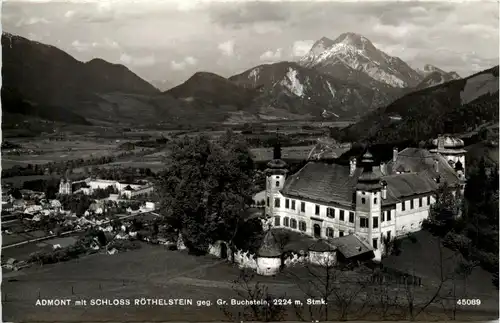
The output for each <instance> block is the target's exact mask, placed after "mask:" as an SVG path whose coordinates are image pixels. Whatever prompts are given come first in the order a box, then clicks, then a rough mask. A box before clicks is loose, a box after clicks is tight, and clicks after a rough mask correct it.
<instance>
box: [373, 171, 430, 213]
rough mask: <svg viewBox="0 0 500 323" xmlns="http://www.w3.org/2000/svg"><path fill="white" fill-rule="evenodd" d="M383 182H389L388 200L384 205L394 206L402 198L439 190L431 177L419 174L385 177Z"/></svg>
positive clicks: (383, 201) (384, 201) (385, 200)
mask: <svg viewBox="0 0 500 323" xmlns="http://www.w3.org/2000/svg"><path fill="white" fill-rule="evenodd" d="M383 180H384V181H386V182H387V198H385V199H383V200H382V205H390V204H394V203H397V202H398V201H400V200H401V199H402V198H405V197H408V196H412V195H417V194H426V193H430V192H433V191H435V190H436V189H437V188H438V184H437V183H436V182H435V181H434V180H433V179H431V178H430V177H429V176H422V175H421V174H417V173H408V174H399V175H390V176H384V177H383Z"/></svg>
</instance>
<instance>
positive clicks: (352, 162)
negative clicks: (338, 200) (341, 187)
mask: <svg viewBox="0 0 500 323" xmlns="http://www.w3.org/2000/svg"><path fill="white" fill-rule="evenodd" d="M355 171H356V157H352V158H351V160H350V161H349V175H350V176H352V175H354V172H355Z"/></svg>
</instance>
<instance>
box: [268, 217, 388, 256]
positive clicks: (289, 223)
mask: <svg viewBox="0 0 500 323" xmlns="http://www.w3.org/2000/svg"><path fill="white" fill-rule="evenodd" d="M280 222H281V221H280V217H279V216H276V217H275V218H274V225H275V226H277V227H279V226H280V225H281V223H280ZM283 226H285V227H290V228H292V229H297V220H295V219H290V218H288V217H284V218H283ZM299 230H300V231H304V232H305V231H307V224H306V223H305V222H304V221H299ZM325 231H326V236H327V237H328V238H334V237H335V232H334V230H333V228H332V227H327V228H326V230H325ZM343 236H344V231H342V230H339V237H343ZM387 238H388V239H389V240H390V239H391V232H390V231H387ZM377 242H378V239H373V248H375V249H377V248H378V243H377Z"/></svg>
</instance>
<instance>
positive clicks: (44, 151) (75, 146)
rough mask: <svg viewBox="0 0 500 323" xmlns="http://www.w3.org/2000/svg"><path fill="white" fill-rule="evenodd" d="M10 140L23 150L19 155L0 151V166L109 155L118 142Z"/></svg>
mask: <svg viewBox="0 0 500 323" xmlns="http://www.w3.org/2000/svg"><path fill="white" fill-rule="evenodd" d="M9 141H10V142H12V143H15V144H19V145H21V147H22V148H23V150H32V152H30V153H27V152H23V153H21V154H20V155H15V154H10V153H2V168H4V169H7V168H12V167H13V166H17V165H19V166H26V165H27V164H33V165H36V164H38V165H40V164H46V163H49V162H59V161H66V160H72V159H79V158H83V159H86V158H92V157H102V156H109V155H111V154H113V153H114V152H116V151H117V150H116V149H117V147H118V143H116V142H113V141H110V140H100V141H96V140H92V141H90V140H83V139H82V138H80V139H73V140H61V141H59V140H48V139H46V138H45V139H43V138H30V139H28V138H22V139H9Z"/></svg>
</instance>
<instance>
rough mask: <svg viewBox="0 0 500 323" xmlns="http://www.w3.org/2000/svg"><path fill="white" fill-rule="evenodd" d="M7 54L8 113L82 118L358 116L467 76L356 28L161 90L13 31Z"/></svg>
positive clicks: (197, 120) (174, 120) (184, 120)
mask: <svg viewBox="0 0 500 323" xmlns="http://www.w3.org/2000/svg"><path fill="white" fill-rule="evenodd" d="M2 57H3V66H2V80H3V87H2V106H3V108H4V114H7V115H8V114H22V115H31V116H34V117H38V118H42V119H46V120H53V121H63V122H69V123H80V124H91V123H92V124H100V123H113V124H116V123H122V124H158V123H167V124H172V125H180V124H193V123H194V124H202V123H203V124H207V123H218V124H220V123H244V122H258V121H263V120H276V119H280V120H304V119H324V118H332V119H334V120H337V119H352V118H360V117H362V116H364V115H366V114H369V115H371V113H373V112H374V111H378V110H377V109H379V108H385V107H387V106H390V104H391V103H392V102H397V101H398V99H400V100H401V99H404V98H405V97H406V96H408V95H411V92H413V91H415V90H419V89H422V88H427V87H429V86H433V87H435V86H436V85H439V84H440V83H443V82H447V81H450V80H454V79H456V78H457V77H459V76H458V75H456V73H453V72H445V71H442V70H441V69H439V68H437V67H433V66H430V65H428V66H426V67H424V70H423V71H417V70H414V69H412V68H411V67H410V66H409V65H408V64H407V63H405V62H404V61H402V60H401V59H399V58H397V57H392V56H390V55H388V54H386V53H384V52H382V51H381V50H379V49H377V48H376V47H375V46H374V45H373V44H372V43H371V42H370V41H369V40H368V39H367V38H365V37H363V36H361V35H357V34H354V33H345V34H342V35H340V36H339V37H337V38H336V39H335V40H331V39H329V38H326V37H323V38H321V39H320V40H318V41H317V42H316V43H315V44H314V45H313V47H312V48H311V50H310V51H309V53H307V54H306V55H305V56H304V57H302V59H300V60H299V61H298V62H278V63H274V64H265V65H260V66H256V67H253V68H251V69H248V70H247V71H244V72H242V73H240V74H237V75H234V76H231V77H229V78H224V77H222V76H219V75H217V74H214V73H209V72H201V71H200V72H197V73H195V74H194V75H192V77H190V78H189V79H188V80H187V81H186V82H184V83H182V84H180V85H178V86H175V87H172V84H171V83H169V82H168V80H164V81H161V82H154V83H155V86H153V85H151V84H150V83H148V82H147V81H145V80H143V79H142V78H140V77H139V76H138V75H136V74H134V73H133V72H132V71H130V70H129V69H128V68H127V67H125V66H123V65H120V64H112V63H109V62H106V61H104V60H102V59H93V60H91V61H89V62H80V61H78V60H76V59H75V58H73V57H72V56H70V55H69V54H67V53H65V52H64V51H62V50H60V49H58V48H56V47H54V46H50V45H46V44H42V43H39V42H35V41H31V40H28V39H26V38H23V37H20V36H14V35H11V34H7V33H3V34H2ZM446 84H448V83H446ZM158 88H161V89H165V88H169V89H168V90H166V91H163V92H162V91H161V90H160V89H158Z"/></svg>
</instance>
